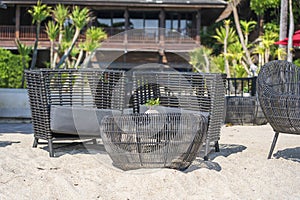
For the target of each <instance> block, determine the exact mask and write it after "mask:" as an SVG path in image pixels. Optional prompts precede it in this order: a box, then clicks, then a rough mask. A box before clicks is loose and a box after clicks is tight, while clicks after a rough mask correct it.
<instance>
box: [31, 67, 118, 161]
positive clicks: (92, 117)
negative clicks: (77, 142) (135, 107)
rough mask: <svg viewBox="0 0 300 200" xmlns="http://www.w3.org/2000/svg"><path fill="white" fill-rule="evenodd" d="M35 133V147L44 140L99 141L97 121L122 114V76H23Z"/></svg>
mask: <svg viewBox="0 0 300 200" xmlns="http://www.w3.org/2000/svg"><path fill="white" fill-rule="evenodd" d="M25 76H26V81H27V88H28V95H29V101H30V106H31V113H32V124H33V129H34V144H33V147H37V145H38V144H39V140H40V139H42V140H47V141H48V147H49V154H50V156H51V157H53V156H54V150H53V141H54V140H62V139H67V140H73V139H86V138H89V139H95V138H100V126H99V122H98V120H101V118H102V117H103V116H104V115H106V114H108V113H110V112H112V111H115V110H117V111H118V110H122V108H123V98H124V73H123V72H120V71H108V70H107V71H101V70H99V69H80V70H77V69H67V70H47V69H44V70H31V71H26V72H25Z"/></svg>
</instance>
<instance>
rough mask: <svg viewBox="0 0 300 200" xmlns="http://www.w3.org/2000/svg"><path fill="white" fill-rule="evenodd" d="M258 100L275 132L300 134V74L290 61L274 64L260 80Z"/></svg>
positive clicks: (260, 76) (265, 71)
mask: <svg viewBox="0 0 300 200" xmlns="http://www.w3.org/2000/svg"><path fill="white" fill-rule="evenodd" d="M257 83H258V97H259V101H260V104H261V107H262V110H263V112H264V114H265V116H266V118H267V120H268V122H269V123H270V125H271V126H272V127H273V129H274V131H275V132H281V133H291V134H300V85H299V83H300V70H299V68H298V67H297V66H295V65H294V64H292V63H290V62H287V61H271V62H269V63H267V64H266V65H265V66H264V67H263V68H262V69H261V71H260V73H259V76H258V80H257Z"/></svg>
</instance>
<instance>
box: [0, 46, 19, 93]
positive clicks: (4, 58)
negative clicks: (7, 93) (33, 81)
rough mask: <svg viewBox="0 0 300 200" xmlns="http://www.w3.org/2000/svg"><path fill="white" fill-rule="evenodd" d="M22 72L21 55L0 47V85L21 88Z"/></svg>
mask: <svg viewBox="0 0 300 200" xmlns="http://www.w3.org/2000/svg"><path fill="white" fill-rule="evenodd" d="M23 74H24V73H23V64H22V57H21V56H20V55H15V54H13V53H11V52H10V51H9V50H6V49H2V48H0V87H1V88H22V78H23ZM23 87H24V85H23Z"/></svg>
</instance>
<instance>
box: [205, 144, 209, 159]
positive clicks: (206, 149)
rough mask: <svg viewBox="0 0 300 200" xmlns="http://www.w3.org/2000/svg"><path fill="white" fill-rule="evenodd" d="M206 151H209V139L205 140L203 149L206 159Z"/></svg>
mask: <svg viewBox="0 0 300 200" xmlns="http://www.w3.org/2000/svg"><path fill="white" fill-rule="evenodd" d="M208 152H209V140H208V139H206V141H205V150H204V160H205V161H208Z"/></svg>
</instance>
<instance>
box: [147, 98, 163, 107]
mask: <svg viewBox="0 0 300 200" xmlns="http://www.w3.org/2000/svg"><path fill="white" fill-rule="evenodd" d="M159 104H160V100H159V98H156V99H149V100H148V101H147V102H146V104H145V105H146V106H158V105H159Z"/></svg>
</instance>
